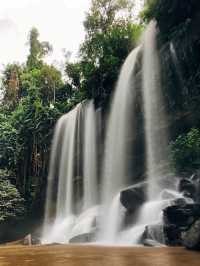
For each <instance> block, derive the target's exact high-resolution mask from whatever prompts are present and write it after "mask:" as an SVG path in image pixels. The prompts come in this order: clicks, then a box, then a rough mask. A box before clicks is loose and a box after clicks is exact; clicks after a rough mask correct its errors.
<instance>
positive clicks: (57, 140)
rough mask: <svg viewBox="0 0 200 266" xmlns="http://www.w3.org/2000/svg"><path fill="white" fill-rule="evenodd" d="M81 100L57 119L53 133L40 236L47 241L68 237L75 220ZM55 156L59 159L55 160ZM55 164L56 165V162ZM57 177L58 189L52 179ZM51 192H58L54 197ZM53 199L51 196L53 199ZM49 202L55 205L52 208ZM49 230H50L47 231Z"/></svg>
mask: <svg viewBox="0 0 200 266" xmlns="http://www.w3.org/2000/svg"><path fill="white" fill-rule="evenodd" d="M81 107H82V106H81V104H79V105H78V106H77V107H76V108H75V109H73V110H72V111H71V112H69V113H68V114H66V115H64V116H63V117H61V119H60V120H59V121H58V123H57V126H56V129H55V136H54V139H53V144H52V155H51V160H50V171H49V177H48V191H47V197H48V198H47V206H46V215H45V216H46V217H45V226H44V232H43V239H44V242H46V243H51V242H60V243H63V242H65V241H66V239H67V235H68V232H69V231H70V230H71V227H72V226H73V221H74V208H75V205H76V202H75V200H74V195H73V192H74V190H75V189H74V180H73V178H74V176H75V164H76V163H77V162H76V160H75V158H78V157H77V156H76V150H75V143H76V135H77V118H78V117H79V112H81ZM57 157H58V158H59V162H57ZM55 164H57V167H56V166H55ZM56 179H57V192H56V191H55V190H56V189H55V184H56V182H55V181H54V186H53V183H52V180H56ZM54 193H57V194H56V195H57V196H56V197H54ZM52 199H54V200H52ZM51 205H55V207H54V206H53V207H54V208H52V206H51ZM50 209H55V213H56V216H55V218H54V221H53V223H52V222H49V221H51V215H52V214H51V212H50ZM49 231H51V233H49Z"/></svg>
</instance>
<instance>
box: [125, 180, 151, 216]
mask: <svg viewBox="0 0 200 266" xmlns="http://www.w3.org/2000/svg"><path fill="white" fill-rule="evenodd" d="M146 191H147V182H142V183H139V184H136V185H134V186H132V187H129V188H127V189H125V190H123V191H121V193H120V201H121V204H122V205H123V206H124V207H125V208H126V209H127V210H128V211H129V212H135V211H136V210H137V209H138V207H140V206H141V205H142V204H143V203H144V202H145V200H146Z"/></svg>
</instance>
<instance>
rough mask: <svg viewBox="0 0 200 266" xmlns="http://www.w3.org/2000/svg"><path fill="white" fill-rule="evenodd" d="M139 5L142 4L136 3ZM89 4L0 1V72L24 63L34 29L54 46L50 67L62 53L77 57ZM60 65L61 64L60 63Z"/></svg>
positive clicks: (78, 1)
mask: <svg viewBox="0 0 200 266" xmlns="http://www.w3.org/2000/svg"><path fill="white" fill-rule="evenodd" d="M137 1H139V2H140V1H142V0H137ZM90 3H91V0H0V69H2V68H3V66H2V65H4V64H7V63H12V62H14V61H15V62H20V63H21V62H24V61H25V58H26V56H27V54H28V46H27V38H28V33H29V31H30V29H31V28H32V27H33V26H34V27H36V28H37V29H38V30H39V33H40V40H41V41H48V42H50V44H51V45H53V53H52V55H51V56H50V57H49V58H48V59H47V61H48V62H49V63H54V64H55V65H57V66H58V67H59V64H58V63H56V62H62V61H64V55H63V49H65V50H66V51H70V52H72V58H73V59H75V58H76V56H77V52H78V48H79V45H80V43H81V42H82V41H83V40H84V35H85V33H84V27H83V21H84V19H85V13H86V12H87V11H88V10H89V7H90ZM61 65H62V63H61Z"/></svg>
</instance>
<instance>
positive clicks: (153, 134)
mask: <svg viewBox="0 0 200 266" xmlns="http://www.w3.org/2000/svg"><path fill="white" fill-rule="evenodd" d="M143 47H144V48H143V49H144V54H143V71H142V72H143V90H142V91H143V103H144V120H145V138H146V164H147V174H148V183H149V186H148V199H149V200H153V199H154V198H155V197H156V195H158V193H159V192H160V191H161V190H162V189H163V188H164V187H163V175H164V174H165V173H164V166H165V165H166V164H167V154H166V149H167V143H168V134H167V130H166V125H167V119H166V115H165V110H164V107H165V106H164V101H163V97H162V88H161V71H160V62H159V53H158V50H157V27H156V22H155V21H152V22H150V24H149V26H148V27H147V29H146V31H145V35H144V44H143ZM161 178H162V179H161Z"/></svg>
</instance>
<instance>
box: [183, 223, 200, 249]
mask: <svg viewBox="0 0 200 266" xmlns="http://www.w3.org/2000/svg"><path fill="white" fill-rule="evenodd" d="M181 239H182V244H183V245H184V246H185V247H186V248H188V249H193V250H200V219H198V220H197V221H195V223H194V224H192V225H191V226H190V228H189V229H188V230H186V231H183V232H182V233H181Z"/></svg>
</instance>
